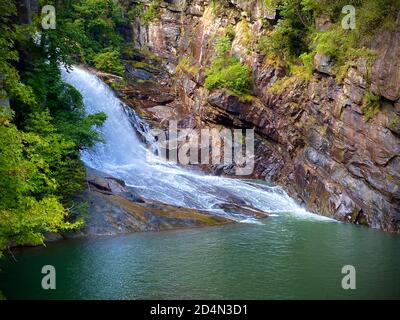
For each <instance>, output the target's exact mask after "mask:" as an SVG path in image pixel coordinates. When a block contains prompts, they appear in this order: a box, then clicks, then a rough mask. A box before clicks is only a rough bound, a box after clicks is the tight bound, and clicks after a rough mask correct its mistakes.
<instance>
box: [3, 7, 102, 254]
mask: <svg viewBox="0 0 400 320" xmlns="http://www.w3.org/2000/svg"><path fill="white" fill-rule="evenodd" d="M0 9H1V12H0V25H1V28H2V30H4V32H2V34H0V44H1V46H0V48H1V49H0V53H1V54H0V93H1V97H0V98H1V99H2V100H1V101H2V102H3V103H2V105H1V106H0V255H1V253H2V251H3V250H4V249H5V248H6V247H7V246H8V245H10V244H17V245H24V244H41V243H43V240H44V234H45V233H47V232H56V231H60V230H70V229H72V228H78V227H80V226H81V225H82V220H81V219H79V218H78V219H77V220H75V221H73V220H72V219H71V210H70V208H71V207H74V206H75V203H74V196H75V195H76V194H77V192H79V191H80V190H82V189H83V188H84V182H85V170H84V167H83V164H82V163H81V161H80V159H79V151H80V149H83V148H87V147H90V146H92V145H93V144H94V142H96V141H100V140H101V137H100V136H99V134H98V133H97V132H96V131H95V130H94V129H93V127H92V126H93V125H94V126H96V125H97V126H99V125H101V124H102V123H103V122H104V120H105V115H104V114H96V115H92V116H89V117H87V116H86V115H85V112H84V109H83V104H82V98H81V96H80V94H79V92H78V91H76V90H75V89H74V88H73V87H71V86H70V85H68V84H66V83H64V82H63V81H62V79H61V75H60V71H59V69H58V65H59V64H63V65H66V66H68V65H70V64H71V63H72V62H73V59H72V58H71V57H72V53H71V50H72V49H73V48H74V45H76V46H79V45H80V43H79V41H77V39H78V38H76V36H77V35H76V34H74V31H73V30H74V29H68V26H67V25H68V23H71V22H68V23H67V22H66V21H65V20H64V15H65V14H67V13H68V10H67V9H65V11H62V10H61V11H60V12H59V13H60V14H59V15H58V16H57V17H58V20H57V23H59V25H58V28H57V29H56V30H48V31H46V32H42V34H41V37H40V41H33V38H34V35H35V34H36V31H37V30H38V29H37V23H38V21H35V23H34V24H32V25H29V26H21V25H18V24H16V22H15V21H16V19H14V14H15V13H16V10H15V6H13V5H12V3H11V4H10V3H9V1H6V0H0ZM60 26H67V27H66V29H63V28H61V27H60ZM16 44H18V46H17V45H16ZM17 48H18V49H22V52H23V53H24V54H23V56H21V58H19V53H18V51H17ZM17 61H18V62H19V63H18V64H17ZM7 98H10V106H8V104H7V103H6V102H5V101H6V100H5V99H7Z"/></svg>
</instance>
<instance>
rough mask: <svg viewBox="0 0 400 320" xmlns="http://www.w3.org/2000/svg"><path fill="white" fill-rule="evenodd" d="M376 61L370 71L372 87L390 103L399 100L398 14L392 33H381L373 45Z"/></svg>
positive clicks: (399, 32)
mask: <svg viewBox="0 0 400 320" xmlns="http://www.w3.org/2000/svg"><path fill="white" fill-rule="evenodd" d="M375 48H376V50H377V53H378V59H377V60H376V61H375V64H374V66H373V69H372V87H373V89H374V91H375V92H376V93H377V94H380V95H381V96H383V97H385V98H386V99H388V100H391V101H397V100H399V99H400V13H399V15H398V17H397V22H396V29H395V31H394V32H389V31H387V32H383V33H382V34H380V35H379V36H378V38H377V39H376V43H375Z"/></svg>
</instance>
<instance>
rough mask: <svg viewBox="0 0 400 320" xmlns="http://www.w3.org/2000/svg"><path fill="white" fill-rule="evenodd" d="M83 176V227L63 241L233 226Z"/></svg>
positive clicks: (109, 180)
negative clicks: (86, 204) (78, 238)
mask: <svg viewBox="0 0 400 320" xmlns="http://www.w3.org/2000/svg"><path fill="white" fill-rule="evenodd" d="M87 172H88V178H87V181H88V188H87V190H86V191H85V192H84V193H83V194H82V196H81V197H82V199H83V200H84V201H86V202H87V203H88V205H89V208H88V215H87V216H86V219H85V226H84V228H83V229H81V230H79V231H77V232H73V233H69V234H65V236H66V237H67V238H74V237H81V236H104V235H118V234H129V233H133V232H145V231H162V230H172V229H183V228H198V227H207V226H216V225H223V224H229V223H233V222H234V221H232V220H229V219H226V218H224V217H219V216H215V215H211V214H210V213H208V212H202V211H199V210H195V209H188V208H182V207H177V206H172V205H168V204H164V203H161V202H157V201H147V200H146V199H143V198H142V197H141V196H140V195H138V194H137V193H136V192H135V191H134V190H132V188H129V187H128V186H126V185H125V183H124V182H123V181H121V180H119V179H115V178H113V177H110V176H108V175H106V174H104V173H102V172H99V171H97V170H93V169H87ZM225 209H228V210H229V208H225ZM234 211H235V212H240V213H241V214H248V215H249V216H251V217H257V218H264V217H266V216H267V215H266V214H265V213H261V212H256V211H254V210H250V209H248V208H245V209H243V210H241V209H240V208H239V207H235V208H234Z"/></svg>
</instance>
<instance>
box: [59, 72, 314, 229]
mask: <svg viewBox="0 0 400 320" xmlns="http://www.w3.org/2000/svg"><path fill="white" fill-rule="evenodd" d="M62 76H63V79H64V81H66V82H67V83H69V84H71V85H73V86H74V87H75V88H76V89H77V90H78V91H79V92H80V93H81V94H82V96H83V102H84V104H85V108H86V112H87V113H88V114H92V113H96V112H104V113H105V114H106V115H107V120H106V122H105V123H104V126H102V127H101V128H100V129H99V131H101V133H102V135H103V137H104V140H105V143H97V144H96V145H95V147H93V148H92V149H90V150H86V151H83V152H82V153H81V158H82V160H83V162H84V163H85V165H87V166H88V167H91V168H94V169H97V170H100V171H102V172H105V173H107V174H110V175H112V176H114V177H116V178H119V179H122V180H124V181H125V183H126V184H127V185H128V186H130V187H132V188H134V189H135V190H136V191H137V193H138V194H140V195H141V196H142V197H144V198H145V199H148V200H157V201H160V202H163V203H167V204H171V205H175V206H181V207H186V208H193V209H199V210H203V211H209V212H210V213H212V214H215V215H220V216H224V217H228V218H230V219H233V220H235V221H239V222H257V221H256V220H255V219H249V218H248V216H246V215H243V214H241V213H240V212H237V210H234V209H231V210H229V209H227V207H229V205H231V204H235V205H238V206H240V207H242V208H247V209H252V208H253V209H257V210H261V211H264V212H267V213H269V214H271V213H272V214H278V215H279V214H292V215H294V216H297V217H303V218H304V217H307V218H308V217H311V218H318V219H322V217H318V216H316V215H313V214H310V213H308V212H307V211H306V210H304V209H302V208H300V207H299V206H298V205H297V204H296V203H295V202H294V201H293V200H292V199H291V198H290V197H289V196H288V195H287V194H286V193H285V192H284V191H283V190H282V189H280V188H278V187H271V186H267V185H264V184H259V183H256V182H250V181H243V180H238V179H229V178H223V177H215V176H210V175H206V174H203V173H201V172H193V171H191V170H188V169H184V168H181V167H179V166H178V165H176V164H171V163H168V162H166V161H162V160H159V161H157V162H156V163H154V162H149V161H148V158H147V153H148V150H147V148H146V145H145V144H144V143H143V139H142V136H145V137H146V139H147V140H148V141H149V140H151V136H149V135H148V131H149V128H148V124H147V123H146V122H145V121H144V120H142V119H141V118H140V117H139V116H138V115H137V114H136V113H135V112H134V111H133V110H132V109H131V108H129V107H127V106H126V105H124V104H123V103H122V102H121V101H120V100H119V99H118V98H117V97H116V95H115V94H114V92H113V91H112V90H111V89H110V88H109V87H108V86H107V85H106V84H104V83H103V82H102V81H101V80H100V79H99V78H98V77H97V76H95V75H93V74H91V73H90V72H88V71H87V70H84V69H82V68H79V67H74V68H73V70H72V71H70V72H67V71H65V70H62Z"/></svg>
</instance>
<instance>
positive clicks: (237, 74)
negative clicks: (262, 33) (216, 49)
mask: <svg viewBox="0 0 400 320" xmlns="http://www.w3.org/2000/svg"><path fill="white" fill-rule="evenodd" d="M205 86H206V88H208V89H216V88H226V89H229V90H231V91H232V92H233V93H235V94H237V95H238V96H245V95H249V94H250V91H251V69H250V68H249V67H248V66H245V65H242V64H241V63H240V61H239V59H237V58H234V57H229V58H216V59H215V60H214V61H213V63H212V65H211V68H210V69H209V70H208V72H207V77H206V81H205Z"/></svg>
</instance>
